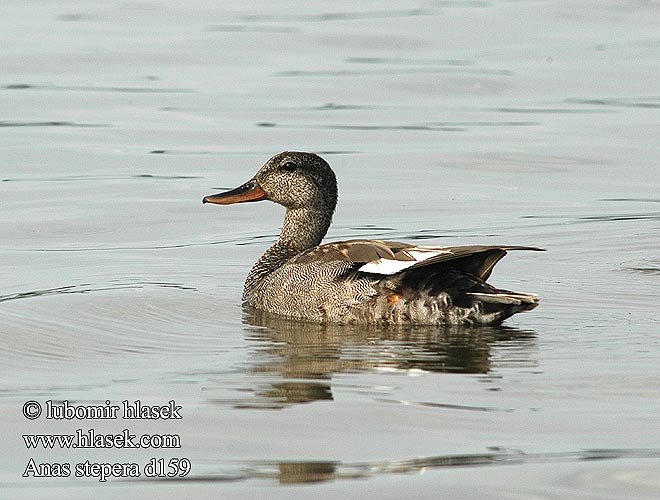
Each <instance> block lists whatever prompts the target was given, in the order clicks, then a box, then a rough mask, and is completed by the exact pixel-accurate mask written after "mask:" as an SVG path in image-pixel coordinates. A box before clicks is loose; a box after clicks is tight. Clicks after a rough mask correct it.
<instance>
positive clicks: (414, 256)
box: [294, 240, 543, 280]
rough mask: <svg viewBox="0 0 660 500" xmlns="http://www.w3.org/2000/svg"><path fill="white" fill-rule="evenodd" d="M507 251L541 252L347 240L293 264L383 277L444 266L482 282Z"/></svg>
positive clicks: (309, 252) (317, 249)
mask: <svg viewBox="0 0 660 500" xmlns="http://www.w3.org/2000/svg"><path fill="white" fill-rule="evenodd" d="M509 250H534V251H542V250H543V249H541V248H535V247H526V246H495V245H471V246H459V247H426V246H415V245H410V244H408V243H401V242H398V241H381V240H348V241H338V242H335V243H327V244H325V245H321V246H318V247H314V248H311V249H309V250H307V251H305V252H303V253H301V254H300V255H298V256H297V257H296V258H295V259H294V262H296V263H308V262H313V261H314V262H331V261H337V260H343V261H348V262H352V263H354V264H356V270H357V271H359V272H363V273H370V274H380V275H384V276H391V275H394V274H398V273H401V272H403V271H412V270H414V269H419V268H422V267H427V266H435V265H438V264H441V263H447V264H448V265H449V267H451V268H452V269H458V270H461V271H464V272H468V273H470V274H473V275H475V276H478V277H479V278H481V279H482V280H486V279H488V277H489V276H490V273H491V272H492V270H493V267H494V266H495V264H497V262H499V260H500V259H501V258H502V257H504V256H505V255H506V253H507V251H509Z"/></svg>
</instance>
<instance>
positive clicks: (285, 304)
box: [202, 151, 540, 325]
mask: <svg viewBox="0 0 660 500" xmlns="http://www.w3.org/2000/svg"><path fill="white" fill-rule="evenodd" d="M259 200H270V201H274V202H275V203H279V204H280V205H283V206H284V207H285V208H286V216H285V217H284V224H283V226H282V232H281V234H280V237H279V239H278V240H277V242H275V244H274V245H273V246H271V247H270V248H269V249H268V250H266V252H265V253H264V254H263V255H262V256H261V258H260V259H259V260H258V261H257V263H256V264H255V265H254V266H253V267H252V269H251V270H250V272H249V274H248V276H247V279H246V281H245V287H244V289H243V301H244V302H245V304H247V305H249V306H252V307H254V308H256V309H259V310H263V311H267V312H270V313H275V314H279V315H283V316H288V317H290V318H296V319H304V320H312V321H318V322H326V321H329V322H336V323H358V324H383V325H388V324H396V325H405V324H408V325H422V324H425V325H433V324H435V325H449V324H497V323H501V322H502V321H503V320H505V319H506V318H508V317H509V316H511V315H513V314H515V313H518V312H521V311H529V310H531V309H534V308H535V307H536V306H537V305H538V302H539V299H538V297H537V296H536V295H532V294H528V293H517V292H510V291H507V290H499V289H497V288H495V287H493V286H491V285H490V284H488V283H486V280H487V279H488V277H489V276H490V274H491V271H492V270H493V266H495V264H496V263H497V262H498V261H499V260H500V259H501V258H502V257H504V256H505V255H506V253H507V251H508V250H540V249H538V248H532V247H521V246H459V247H425V246H416V245H410V244H407V243H399V242H394V241H379V240H350V241H340V242H336V243H326V244H325V245H320V243H321V240H322V239H323V237H324V236H325V234H326V232H327V231H328V227H329V226H330V222H331V220H332V214H333V212H334V210H335V206H336V204H337V180H336V177H335V174H334V172H333V171H332V169H331V168H330V166H329V165H328V164H327V163H326V161H325V160H323V158H321V157H319V156H317V155H315V154H312V153H300V152H289V151H286V152H284V153H280V154H278V155H275V156H273V157H272V158H271V159H270V160H268V161H267V162H266V164H265V165H264V166H263V167H261V169H260V170H259V171H258V172H257V174H256V175H255V176H254V177H253V178H252V179H251V180H249V181H248V182H246V183H245V184H243V185H242V186H239V187H237V188H236V189H232V190H231V191H227V192H225V193H219V194H214V195H211V196H206V197H205V198H204V199H203V200H202V202H203V203H216V204H219V205H229V204H232V203H241V202H247V201H259Z"/></svg>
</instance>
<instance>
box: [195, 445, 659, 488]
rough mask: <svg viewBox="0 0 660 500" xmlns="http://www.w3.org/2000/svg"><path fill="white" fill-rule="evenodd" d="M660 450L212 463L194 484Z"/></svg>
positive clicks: (293, 480) (298, 480)
mask: <svg viewBox="0 0 660 500" xmlns="http://www.w3.org/2000/svg"><path fill="white" fill-rule="evenodd" d="M658 458H660V449H658V448H649V449H637V448H614V449H607V448H603V449H598V448H597V449H586V450H579V451H568V452H548V453H525V452H523V451H519V450H508V449H501V448H495V449H492V450H491V451H490V452H487V453H476V454H455V455H436V456H429V457H420V458H406V459H400V460H386V461H372V462H342V461H334V460H327V461H323V460H316V461H274V460H252V461H248V460H246V461H238V462H216V463H212V462H208V463H206V464H200V465H199V466H198V467H197V468H196V473H195V474H194V475H193V476H188V477H186V479H183V480H184V481H188V480H205V481H218V482H223V481H245V480H249V479H264V480H270V481H277V482H279V483H286V484H304V483H319V482H329V481H337V480H346V479H367V478H373V477H377V476H383V475H389V474H419V473H421V472H424V471H425V470H427V469H446V468H456V467H466V466H471V467H490V466H497V465H521V464H560V463H575V462H584V461H593V460H622V459H627V460H631V459H658Z"/></svg>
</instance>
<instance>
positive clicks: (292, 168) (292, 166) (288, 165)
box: [282, 161, 298, 172]
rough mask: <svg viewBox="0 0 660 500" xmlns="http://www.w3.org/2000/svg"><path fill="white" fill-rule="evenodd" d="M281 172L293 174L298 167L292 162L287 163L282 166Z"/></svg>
mask: <svg viewBox="0 0 660 500" xmlns="http://www.w3.org/2000/svg"><path fill="white" fill-rule="evenodd" d="M282 170H286V171H287V172H294V171H296V170H298V165H297V164H296V163H293V162H292V161H287V162H286V163H285V164H284V165H282Z"/></svg>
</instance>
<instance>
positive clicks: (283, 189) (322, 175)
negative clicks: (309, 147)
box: [202, 151, 337, 213]
mask: <svg viewBox="0 0 660 500" xmlns="http://www.w3.org/2000/svg"><path fill="white" fill-rule="evenodd" d="M259 200H270V201H274V202H275V203H279V204H280V205H283V206H284V207H286V208H287V209H290V210H295V209H298V208H310V209H316V210H321V211H324V212H330V213H332V212H333V211H334V209H335V205H336V204H337V178H336V177H335V173H334V172H333V171H332V169H331V168H330V165H328V163H327V162H326V161H325V160H324V159H323V158H321V157H320V156H318V155H315V154H313V153H301V152H296V151H285V152H283V153H280V154H278V155H275V156H273V157H272V158H271V159H270V160H268V161H267V162H266V164H265V165H264V166H263V167H261V169H259V171H258V172H257V173H256V175H255V176H254V177H253V178H252V179H250V180H249V181H247V182H246V183H245V184H243V185H242V186H239V187H237V188H235V189H232V190H231V191H226V192H224V193H218V194H214V195H210V196H206V197H204V199H203V200H202V203H216V204H218V205H230V204H232V203H242V202H246V201H259Z"/></svg>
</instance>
